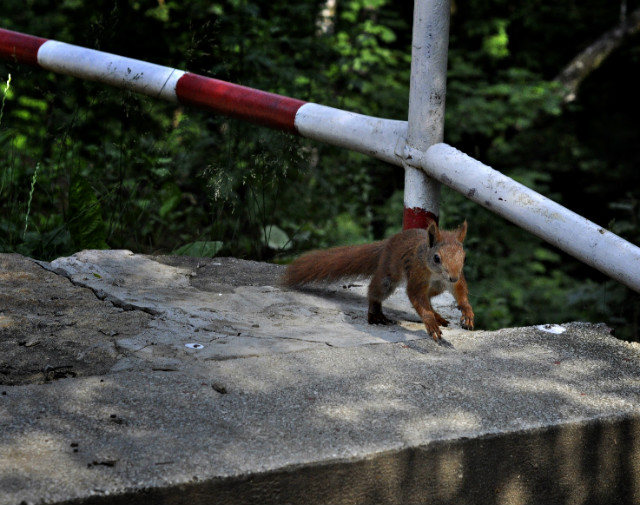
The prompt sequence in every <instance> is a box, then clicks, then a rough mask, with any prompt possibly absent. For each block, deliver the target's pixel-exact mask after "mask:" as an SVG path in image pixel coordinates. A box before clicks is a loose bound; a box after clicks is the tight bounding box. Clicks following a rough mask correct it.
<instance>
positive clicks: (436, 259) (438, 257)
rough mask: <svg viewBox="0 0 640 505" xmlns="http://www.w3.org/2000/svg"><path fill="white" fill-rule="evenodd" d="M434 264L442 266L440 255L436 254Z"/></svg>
mask: <svg viewBox="0 0 640 505" xmlns="http://www.w3.org/2000/svg"><path fill="white" fill-rule="evenodd" d="M433 262H434V263H435V264H436V265H439V264H440V255H439V254H435V255H434V256H433Z"/></svg>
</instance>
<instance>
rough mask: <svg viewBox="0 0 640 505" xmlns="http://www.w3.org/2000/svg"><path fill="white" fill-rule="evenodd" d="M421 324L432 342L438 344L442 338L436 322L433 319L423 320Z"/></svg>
mask: <svg viewBox="0 0 640 505" xmlns="http://www.w3.org/2000/svg"><path fill="white" fill-rule="evenodd" d="M423 322H424V327H425V328H426V329H427V333H428V334H429V335H431V337H432V338H433V340H435V341H436V342H438V341H439V340H440V339H441V338H442V330H441V329H440V326H439V325H438V323H437V322H436V319H435V317H433V318H431V317H429V318H425V319H423Z"/></svg>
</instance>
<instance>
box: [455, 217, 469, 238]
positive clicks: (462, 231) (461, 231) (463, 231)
mask: <svg viewBox="0 0 640 505" xmlns="http://www.w3.org/2000/svg"><path fill="white" fill-rule="evenodd" d="M466 236H467V220H466V219H465V220H464V221H463V223H462V224H461V225H460V226H459V227H458V229H457V230H456V238H457V239H458V242H464V238H465V237H466Z"/></svg>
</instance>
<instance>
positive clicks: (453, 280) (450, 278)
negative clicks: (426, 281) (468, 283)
mask: <svg viewBox="0 0 640 505" xmlns="http://www.w3.org/2000/svg"><path fill="white" fill-rule="evenodd" d="M449 282H451V283H452V284H455V283H456V282H458V278H457V277H454V276H453V275H450V276H449Z"/></svg>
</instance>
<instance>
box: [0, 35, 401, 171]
mask: <svg viewBox="0 0 640 505" xmlns="http://www.w3.org/2000/svg"><path fill="white" fill-rule="evenodd" d="M0 58H3V59H5V60H9V61H15V62H18V63H28V64H31V65H37V66H39V67H41V68H43V69H45V70H49V71H52V72H56V73H61V74H67V75H71V76H74V77H79V78H82V79H87V80H90V81H98V82H103V83H106V84H109V85H111V86H115V87H119V88H126V89H129V90H132V91H135V92H138V93H142V94H145V95H149V96H152V97H156V98H162V99H164V100H168V101H172V102H178V103H181V104H184V105H192V106H195V107H199V108H202V109H205V110H209V111H211V112H215V113H216V114H223V115H225V116H230V117H235V118H239V119H243V120H245V121H249V122H252V123H256V124H260V125H263V126H268V127H270V128H274V129H277V130H283V131H286V132H289V133H294V134H298V135H302V136H304V137H309V138H313V139H316V140H320V141H323V142H327V143H330V144H335V145H340V146H342V147H348V148H350V149H353V150H356V151H359V152H364V153H366V154H370V155H372V156H375V157H377V158H381V159H384V160H385V161H388V162H391V163H393V164H395V165H400V164H401V160H400V159H399V158H398V157H397V156H396V155H395V154H394V149H395V145H396V143H397V141H398V137H399V136H400V135H403V134H404V132H406V122H405V121H391V120H387V119H377V118H372V117H369V116H364V115H361V114H354V113H351V112H346V111H343V110H339V109H334V108H331V107H325V106H323V105H318V104H314V103H309V102H305V101H303V100H298V99H295V98H289V97H286V96H282V95H277V94H274V93H267V92H265V91H260V90H257V89H253V88H248V87H245V86H240V85H237V84H232V83H229V82H225V81H221V80H218V79H213V78H210V77H203V76H201V75H197V74H193V73H190V72H185V71H183V70H178V69H175V68H170V67H164V66H161V65H156V64H153V63H148V62H145V61H140V60H135V59H132V58H125V57H122V56H118V55H115V54H110V53H105V52H102V51H96V50H93V49H87V48H84V47H80V46H75V45H72V44H66V43H64V42H58V41H55V40H48V39H43V38H40V37H34V36H32V35H26V34H23V33H18V32H13V31H10V30H5V29H2V28H0Z"/></svg>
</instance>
